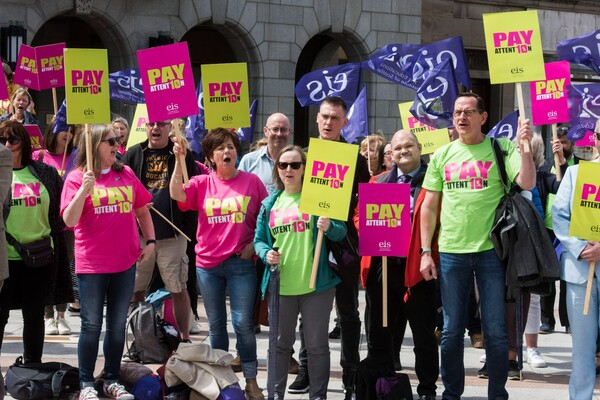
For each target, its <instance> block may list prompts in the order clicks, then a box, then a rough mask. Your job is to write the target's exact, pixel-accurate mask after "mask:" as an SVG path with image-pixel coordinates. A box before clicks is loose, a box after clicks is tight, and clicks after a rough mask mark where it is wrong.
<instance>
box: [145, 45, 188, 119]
mask: <svg viewBox="0 0 600 400" xmlns="http://www.w3.org/2000/svg"><path fill="white" fill-rule="evenodd" d="M137 57H138V64H139V66H140V76H141V77H142V86H143V87H144V96H145V97H146V105H147V107H148V118H149V119H150V121H153V122H155V121H164V120H168V119H173V118H180V117H187V116H189V115H195V114H198V101H197V100H196V88H195V87H194V74H193V73H192V65H191V63H190V53H189V51H188V45H187V42H180V43H175V44H170V45H168V46H159V47H153V48H151V49H145V50H138V52H137Z"/></svg>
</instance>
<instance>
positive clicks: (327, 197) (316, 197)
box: [300, 138, 358, 221]
mask: <svg viewBox="0 0 600 400" xmlns="http://www.w3.org/2000/svg"><path fill="white" fill-rule="evenodd" d="M357 157H358V146H356V145H353V144H347V143H340V142H333V141H331V140H323V139H315V138H312V139H310V142H309V152H308V158H307V160H306V168H305V170H304V181H303V184H302V195H301V196H300V211H302V212H303V213H307V214H312V215H318V216H322V217H328V218H333V219H338V220H341V221H346V220H347V219H348V210H349V208H350V199H351V198H352V186H353V185H354V174H355V171H356V160H357Z"/></svg>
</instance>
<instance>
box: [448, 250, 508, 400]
mask: <svg viewBox="0 0 600 400" xmlns="http://www.w3.org/2000/svg"><path fill="white" fill-rule="evenodd" d="M473 273H475V278H476V281H477V288H478V289H479V295H480V305H481V324H482V329H483V334H484V340H485V347H486V348H485V352H486V357H487V359H488V360H490V362H488V363H487V369H488V375H489V382H488V398H490V399H507V398H508V392H507V391H506V389H505V385H506V379H507V376H508V339H507V337H506V327H505V323H504V291H505V289H504V285H505V275H506V273H505V267H504V264H503V263H502V261H500V259H498V257H497V256H496V253H495V251H494V250H487V251H482V252H479V253H467V254H451V253H440V275H439V277H440V287H441V291H442V304H443V307H444V330H443V332H442V345H441V361H442V365H441V371H442V382H443V383H444V388H445V390H444V393H443V397H442V398H443V399H460V397H461V395H462V394H463V391H464V386H465V366H464V359H463V356H464V333H465V328H466V326H467V319H468V308H469V292H470V290H471V285H472V282H473ZM492 360H493V361H492Z"/></svg>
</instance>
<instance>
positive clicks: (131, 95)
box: [108, 68, 146, 104]
mask: <svg viewBox="0 0 600 400" xmlns="http://www.w3.org/2000/svg"><path fill="white" fill-rule="evenodd" d="M108 86H109V88H110V98H111V100H120V101H122V102H124V103H128V104H138V103H145V102H146V99H145V97H144V88H143V87H142V77H141V76H140V70H139V68H127V69H124V70H121V71H117V72H113V73H112V74H109V75H108Z"/></svg>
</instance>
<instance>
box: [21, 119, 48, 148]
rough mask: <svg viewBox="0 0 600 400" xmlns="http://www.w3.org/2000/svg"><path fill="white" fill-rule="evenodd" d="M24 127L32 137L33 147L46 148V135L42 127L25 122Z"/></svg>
mask: <svg viewBox="0 0 600 400" xmlns="http://www.w3.org/2000/svg"><path fill="white" fill-rule="evenodd" d="M23 127H24V128H25V130H26V131H27V134H28V135H29V138H30V139H31V148H32V149H33V150H39V149H43V148H44V137H43V136H42V131H40V127H39V126H37V125H36V124H31V125H29V124H24V125H23Z"/></svg>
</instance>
